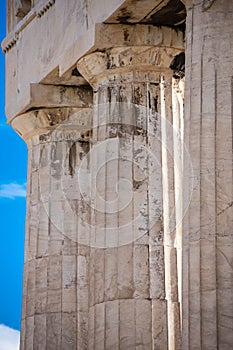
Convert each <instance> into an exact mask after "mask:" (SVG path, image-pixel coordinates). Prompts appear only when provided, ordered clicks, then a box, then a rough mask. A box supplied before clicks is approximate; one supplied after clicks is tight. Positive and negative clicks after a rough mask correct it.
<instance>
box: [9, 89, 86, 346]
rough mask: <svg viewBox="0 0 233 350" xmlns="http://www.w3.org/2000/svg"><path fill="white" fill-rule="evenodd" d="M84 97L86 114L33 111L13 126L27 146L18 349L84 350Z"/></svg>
mask: <svg viewBox="0 0 233 350" xmlns="http://www.w3.org/2000/svg"><path fill="white" fill-rule="evenodd" d="M83 92H84V94H85V96H86V97H85V98H84V99H83V100H82V101H81V103H79V102H78V100H77V105H83V106H84V107H85V108H48V109H38V110H34V111H31V112H28V113H25V114H23V115H20V116H18V117H16V118H15V119H14V120H13V121H12V126H13V127H14V128H15V130H16V131H17V132H18V133H19V134H20V135H21V136H22V137H23V138H24V140H25V141H26V142H27V145H28V189H27V223H26V236H25V263H24V287H23V308H22V323H21V347H20V348H21V349H22V350H31V349H40V350H42V349H54V350H55V349H56V350H57V349H69V350H70V349H77V348H79V349H85V346H83V343H84V344H86V341H87V340H86V336H85V338H84V334H85V335H86V334H87V333H88V280H89V276H88V263H89V247H88V246H87V247H84V246H82V245H81V244H79V238H80V237H82V235H83V234H84V233H86V228H85V221H86V220H88V210H86V211H85V208H84V206H86V202H85V203H84V202H83V201H82V198H81V196H80V191H79V187H78V181H77V169H78V166H79V165H80V161H81V159H82V157H83V156H85V155H86V154H87V153H88V149H89V145H90V134H89V131H90V130H91V129H92V109H91V108H87V107H88V106H89V107H91V106H92V92H91V91H90V90H89V91H88V90H85V89H84V91H83ZM88 101H89V102H88ZM83 208H84V209H83ZM78 218H79V221H78ZM82 223H83V225H82ZM83 232H84V233H83Z"/></svg>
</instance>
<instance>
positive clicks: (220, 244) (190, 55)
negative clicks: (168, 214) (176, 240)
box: [183, 0, 233, 350]
mask: <svg viewBox="0 0 233 350" xmlns="http://www.w3.org/2000/svg"><path fill="white" fill-rule="evenodd" d="M186 5H187V33H186V94H185V126H184V130H185V131H184V135H185V144H186V146H187V148H188V151H189V153H190V157H191V162H192V168H193V169H192V168H191V167H188V166H186V163H184V166H185V168H184V169H185V173H184V182H183V189H184V192H187V191H189V190H191V188H192V187H193V190H192V195H191V203H190V206H189V210H188V213H187V215H186V219H185V221H184V226H183V237H184V246H183V249H184V253H183V257H184V260H183V346H184V349H208V350H209V349H232V344H233V331H232V329H233V297H232V295H233V294H232V290H233V268H232V267H233V265H232V264H233V249H232V246H233V235H232V183H233V182H232V76H233V71H232V56H233V50H232V35H233V28H232V20H233V16H232V10H233V6H232V2H231V1H228V0H221V1H220V0H215V1H213V0H212V1H199V0H198V1H186Z"/></svg>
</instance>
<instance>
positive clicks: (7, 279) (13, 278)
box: [0, 1, 27, 350]
mask: <svg viewBox="0 0 233 350" xmlns="http://www.w3.org/2000/svg"><path fill="white" fill-rule="evenodd" d="M5 16H6V8H5V1H1V4H0V40H1V41H2V39H3V38H4V37H5V26H6V24H5V23H6V21H5ZM4 59H5V58H4V54H3V53H2V51H1V52H0V164H1V168H0V169H1V171H0V219H1V225H0V236H1V245H0V273H1V279H0V280H1V288H0V294H1V295H0V325H5V326H8V327H10V328H14V329H16V330H19V328H20V317H21V299H22V271H23V244H24V227H25V206H26V204H25V183H26V170H27V149H26V145H25V144H24V141H23V140H21V139H20V137H19V136H18V135H17V134H16V133H15V132H14V130H13V129H12V128H11V127H10V126H7V124H6V116H5V112H4V98H5V97H4V84H5V75H4ZM0 327H1V326H0ZM4 332H5V333H7V334H8V333H10V332H12V331H11V330H9V329H8V328H5V329H4ZM2 349H3V347H2V346H1V341H0V350H2Z"/></svg>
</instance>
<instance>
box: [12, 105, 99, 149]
mask: <svg viewBox="0 0 233 350" xmlns="http://www.w3.org/2000/svg"><path fill="white" fill-rule="evenodd" d="M92 111H93V109H92V108H69V107H63V108H40V109H37V110H33V111H29V112H27V113H24V114H21V115H19V116H17V117H15V118H14V119H13V120H12V121H11V126H12V127H13V128H14V130H15V131H16V132H17V133H18V134H19V135H20V136H21V137H22V138H23V139H24V141H25V142H26V143H27V144H29V143H30V142H31V140H32V139H33V140H34V141H35V142H36V143H37V142H40V141H49V139H54V141H56V140H57V139H58V138H59V135H58V134H59V132H58V134H57V133H55V134H53V132H55V131H59V130H63V131H64V130H65V129H67V131H68V134H69V135H68V136H67V139H69V138H72V135H71V134H70V131H71V129H74V130H75V134H77V129H78V130H79V131H80V134H81V133H82V131H83V130H86V129H90V128H91V125H92ZM52 134H53V136H51V135H52ZM63 136H64V135H63Z"/></svg>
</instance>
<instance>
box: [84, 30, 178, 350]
mask: <svg viewBox="0 0 233 350" xmlns="http://www.w3.org/2000/svg"><path fill="white" fill-rule="evenodd" d="M143 27H144V28H143V30H142V32H143V33H145V28H147V29H148V31H147V35H145V36H140V32H138V35H139V36H140V40H139V41H140V44H138V45H134V46H133V45H132V42H131V44H130V45H125V46H119V47H114V48H112V49H107V50H105V51H102V52H95V53H91V54H89V55H86V56H84V57H83V58H82V59H80V60H79V62H78V64H77V67H78V70H79V71H80V73H81V74H82V75H83V76H84V77H85V79H86V80H87V81H88V82H89V83H90V84H91V85H92V86H93V89H94V115H93V133H92V148H91V152H90V164H91V165H90V166H91V169H92V171H91V174H90V176H91V179H90V188H91V189H90V190H88V188H87V187H85V186H84V187H83V194H84V198H91V241H90V244H91V252H90V276H91V278H90V300H89V302H90V311H89V322H90V327H91V329H89V337H88V340H89V348H90V349H113V348H114V349H118V348H119V349H135V348H136V347H140V348H142V349H152V348H153V349H180V346H181V344H180V338H181V336H180V304H179V296H178V272H177V271H178V267H177V247H176V244H177V241H176V217H175V216H176V215H175V214H174V213H175V188H174V167H175V164H174V163H175V162H174V150H173V146H174V145H173V143H174V142H173V141H174V140H173V132H174V130H173V127H172V124H173V118H175V117H176V116H178V119H179V118H180V113H181V112H180V107H179V108H175V107H174V109H173V105H175V103H174V97H172V95H173V91H175V87H173V83H172V81H173V80H172V79H173V78H172V75H173V72H172V70H171V69H170V68H169V67H170V64H171V62H172V61H173V59H174V57H175V56H176V55H178V54H179V53H180V52H181V51H182V36H180V39H178V37H179V33H176V32H175V31H174V30H172V29H169V28H161V29H158V28H155V27H151V26H143ZM119 28H120V26H119ZM138 30H139V28H138ZM119 32H120V30H119V29H118V31H116V35H119ZM144 40H145V41H144ZM167 40H169V41H170V44H169V45H168V44H167ZM156 41H157V42H159V44H157V45H156V44H154V43H155V42H156ZM114 42H116V38H114ZM165 42H166V44H165ZM173 43H174V44H173ZM175 43H176V44H175ZM174 94H175V96H176V92H174ZM176 98H177V97H176ZM178 104H179V102H178ZM178 110H179V111H178ZM179 175H180V174H179ZM179 273H180V272H179Z"/></svg>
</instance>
